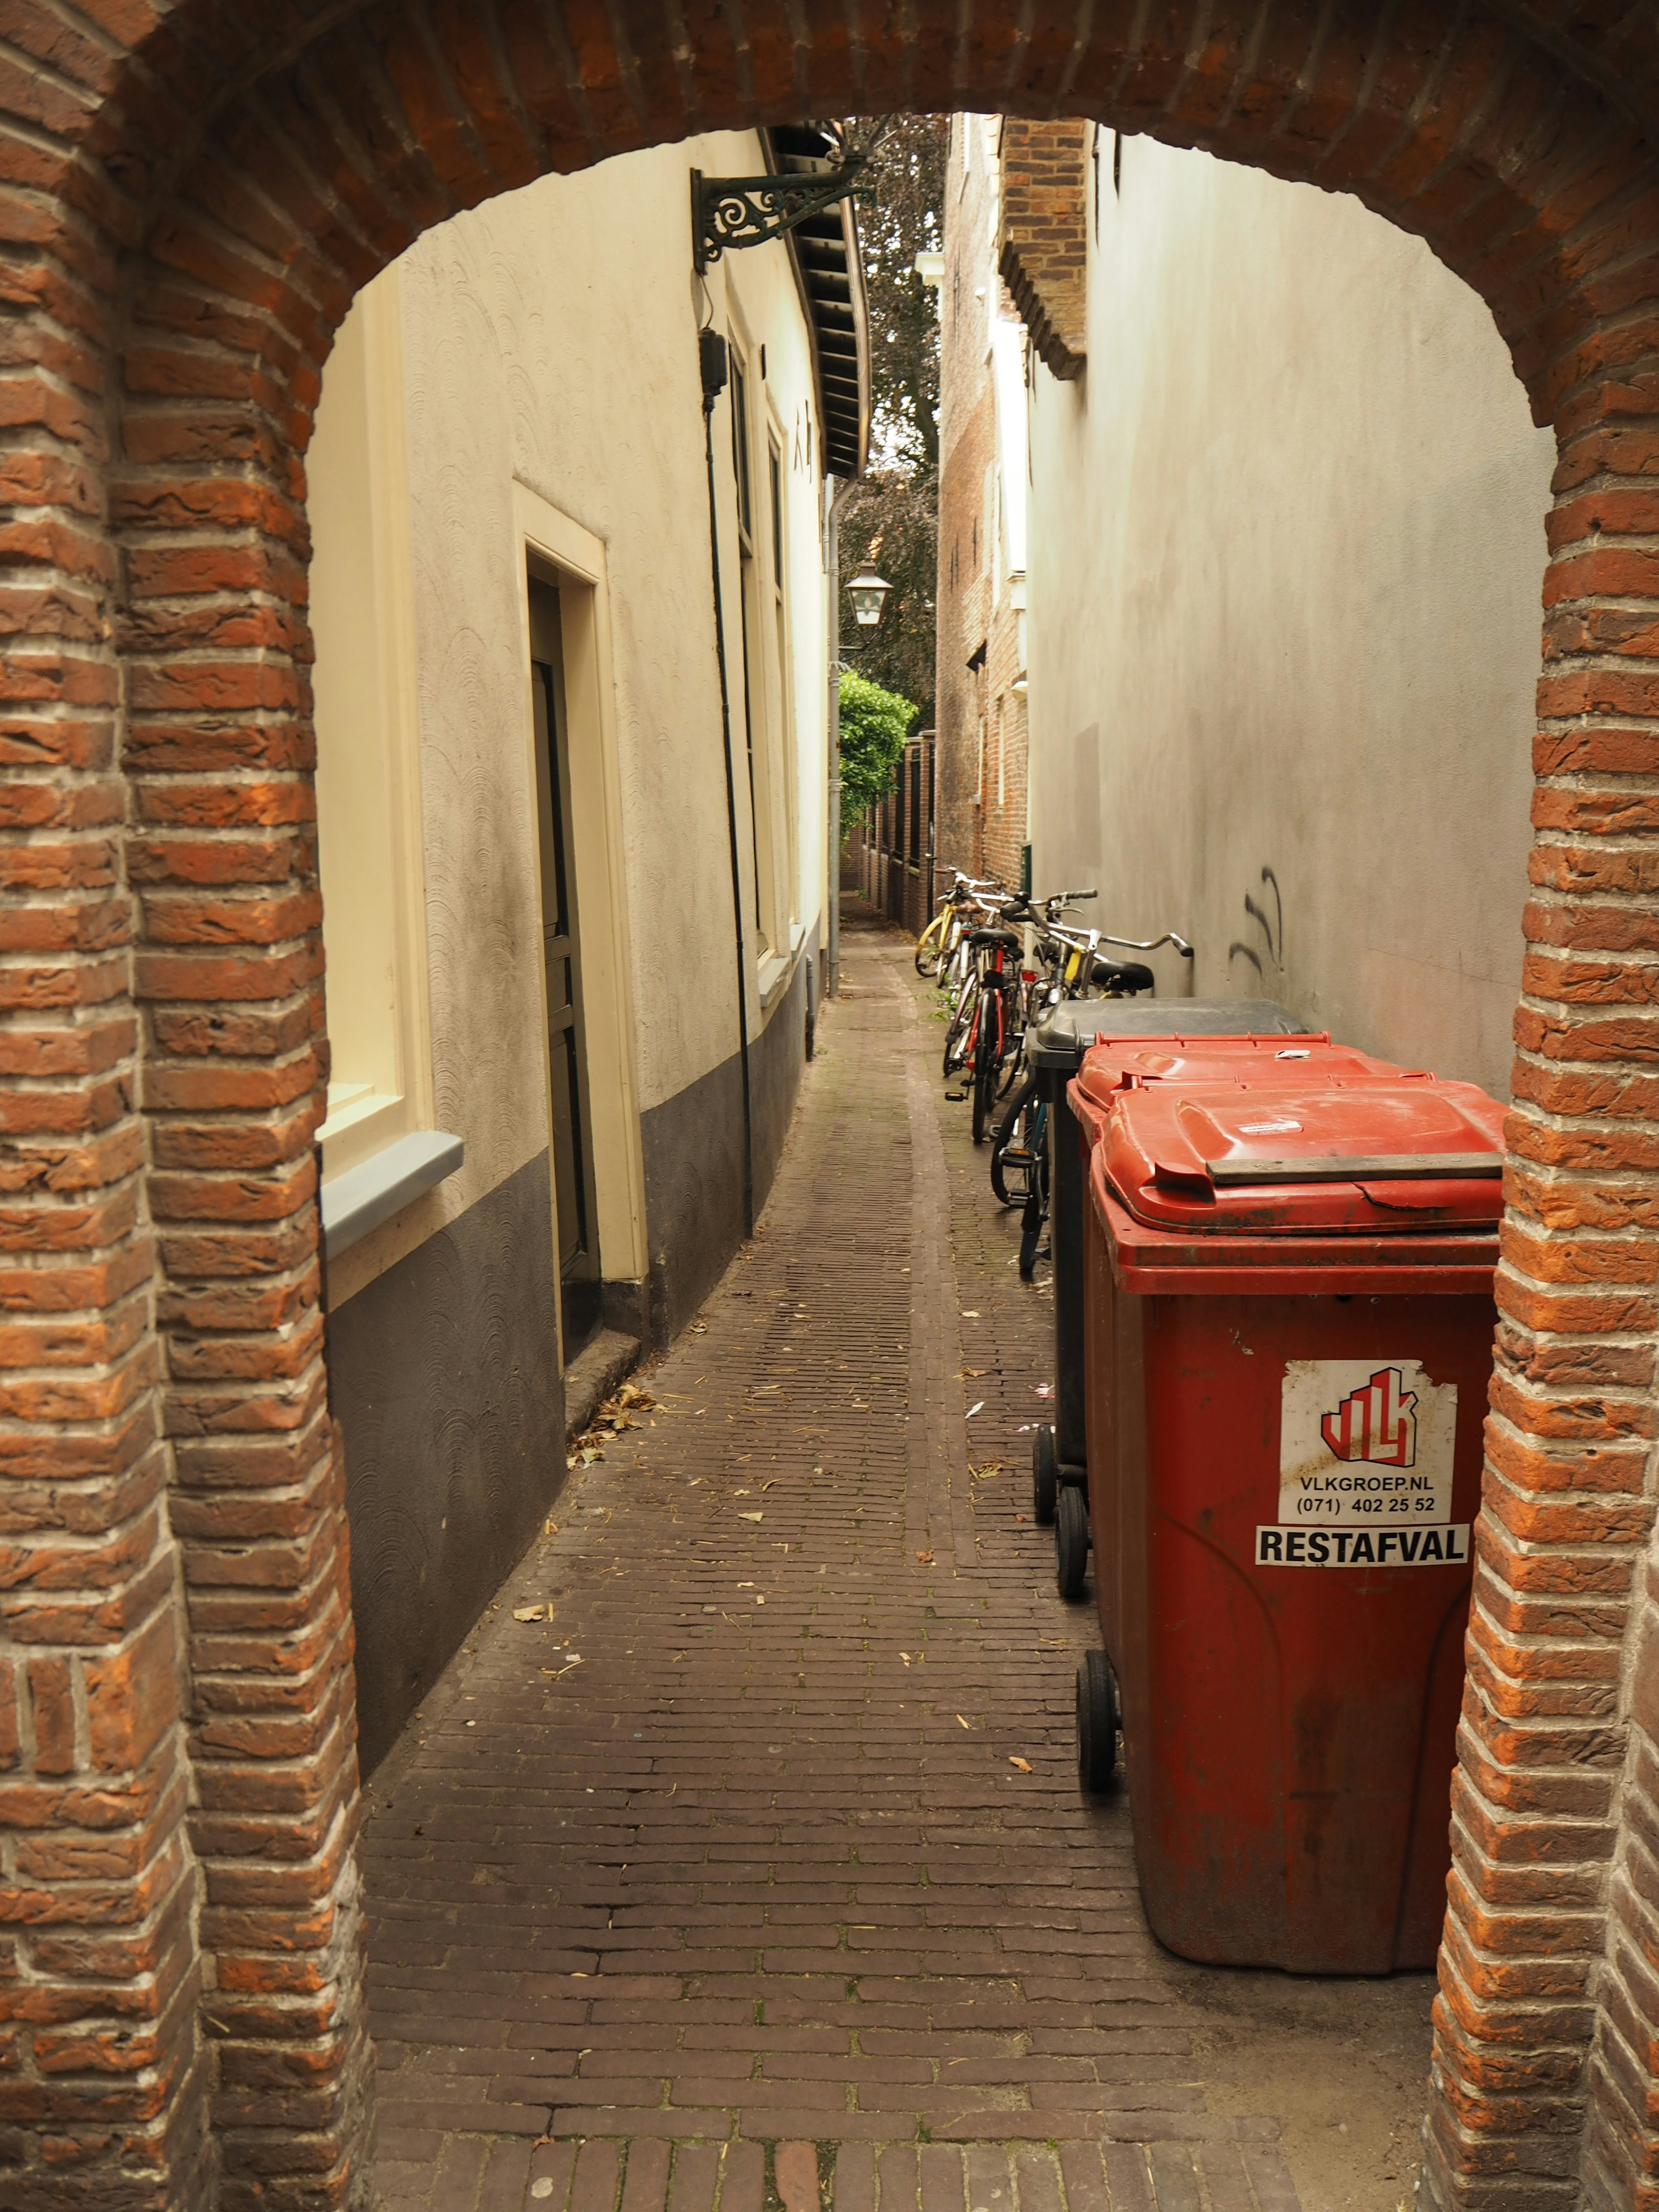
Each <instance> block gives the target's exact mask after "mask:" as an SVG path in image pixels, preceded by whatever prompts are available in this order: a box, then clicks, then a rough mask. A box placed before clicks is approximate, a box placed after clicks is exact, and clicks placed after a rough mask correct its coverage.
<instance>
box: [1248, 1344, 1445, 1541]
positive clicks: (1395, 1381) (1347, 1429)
mask: <svg viewBox="0 0 1659 2212" xmlns="http://www.w3.org/2000/svg"><path fill="white" fill-rule="evenodd" d="M1456 1443H1457V1385H1456V1384H1455V1383H1431V1381H1430V1380H1429V1377H1428V1376H1427V1375H1426V1374H1425V1372H1424V1369H1423V1363H1422V1361H1421V1360H1419V1359H1389V1360H1383V1359H1376V1358H1372V1359H1290V1360H1287V1361H1286V1362H1285V1379H1284V1383H1283V1385H1282V1387H1281V1389H1280V1392H1279V1515H1278V1518H1279V1522H1281V1523H1282V1524H1283V1525H1284V1526H1285V1527H1287V1528H1316V1527H1324V1528H1401V1527H1405V1528H1410V1527H1413V1526H1417V1525H1421V1526H1424V1527H1429V1526H1434V1527H1439V1528H1444V1527H1445V1526H1446V1525H1447V1524H1448V1523H1449V1522H1450V1520H1451V1516H1452V1459H1453V1454H1454V1451H1455V1446H1456ZM1320 1564H1329V1565H1333V1566H1334V1565H1340V1564H1342V1563H1341V1562H1339V1561H1338V1560H1336V1559H1331V1560H1329V1561H1328V1562H1321V1563H1320Z"/></svg>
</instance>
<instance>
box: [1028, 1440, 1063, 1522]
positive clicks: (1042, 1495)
mask: <svg viewBox="0 0 1659 2212" xmlns="http://www.w3.org/2000/svg"><path fill="white" fill-rule="evenodd" d="M1059 1495H1060V1457H1059V1455H1058V1453H1057V1452H1056V1451H1055V1449H1054V1423H1053V1422H1052V1421H1039V1422H1038V1424H1037V1432H1036V1435H1035V1436H1034V1437H1032V1439H1031V1510H1032V1512H1033V1513H1034V1514H1035V1515H1036V1518H1037V1521H1038V1522H1039V1524H1040V1525H1041V1526H1042V1528H1052V1527H1053V1525H1054V1500H1055V1498H1057V1497H1058V1496H1059Z"/></svg>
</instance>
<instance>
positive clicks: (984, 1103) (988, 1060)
mask: <svg viewBox="0 0 1659 2212" xmlns="http://www.w3.org/2000/svg"><path fill="white" fill-rule="evenodd" d="M979 1003H980V1023H979V1035H978V1036H977V1038H976V1039H975V1046H974V1142H975V1144H976V1145H982V1144H983V1143H984V1142H985V1133H986V1131H987V1129H988V1128H989V1127H990V1126H991V1114H992V1110H993V1109H994V1107H995V1105H996V1098H997V1077H998V1075H999V1074H1000V1072H1001V1068H1002V1054H1003V1047H1004V1038H1005V1031H1004V1029H1003V1022H1004V1019H1005V1018H1006V1009H1005V1007H1004V1005H1003V1000H1002V994H1001V992H1000V991H986V992H982V993H981V995H980V1002H979Z"/></svg>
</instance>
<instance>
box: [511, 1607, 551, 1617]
mask: <svg viewBox="0 0 1659 2212" xmlns="http://www.w3.org/2000/svg"><path fill="white" fill-rule="evenodd" d="M552 1618H553V1608H552V1607H551V1606H550V1605H515V1606H514V1607H513V1620H552Z"/></svg>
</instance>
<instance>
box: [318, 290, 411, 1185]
mask: <svg viewBox="0 0 1659 2212" xmlns="http://www.w3.org/2000/svg"><path fill="white" fill-rule="evenodd" d="M402 365H403V341H402V318H401V315H400V313H399V307H398V285H397V278H396V276H395V275H393V274H391V273H388V274H387V275H386V276H381V277H380V278H378V279H377V280H376V281H375V283H373V284H371V285H369V286H368V288H367V289H365V290H364V291H363V292H362V294H360V295H359V296H358V299H357V301H356V304H355V305H354V306H353V307H352V309H351V312H350V313H349V315H348V316H347V318H346V319H345V322H344V323H343V325H342V326H341V329H340V332H339V336H338V337H337V339H336V341H335V346H334V351H333V353H332V354H331V356H330V357H329V361H328V365H327V368H326V369H325V374H324V378H323V389H322V394H321V398H319V403H318V407H317V421H316V428H315V432H314V435H313V439H312V443H311V449H310V453H309V454H308V455H307V478H308V486H309V513H310V520H311V528H312V536H313V544H314V549H315V550H314V553H313V560H312V567H311V626H312V633H313V638H314V640H315V643H316V649H317V661H316V668H315V672H314V678H313V682H314V689H315V698H316V722H317V816H318V854H319V866H320V872H321V876H322V884H323V913H324V945H325V954H326V958H327V963H328V964H327V1002H328V1028H329V1039H330V1042H331V1047H332V1052H333V1071H332V1080H331V1082H330V1084H329V1087H328V1119H327V1120H326V1121H325V1123H324V1124H323V1127H322V1130H321V1139H322V1146H323V1164H324V1175H325V1178H332V1177H334V1176H339V1175H341V1174H342V1173H343V1172H344V1171H345V1170H348V1169H351V1168H355V1167H356V1166H358V1165H360V1164H362V1163H363V1162H364V1161H366V1160H368V1159H369V1158H372V1157H373V1156H374V1155H375V1154H377V1153H379V1152H382V1151H384V1150H385V1149H386V1147H388V1146H392V1145H393V1144H396V1143H398V1141H399V1140H400V1139H403V1138H404V1137H406V1136H409V1135H410V1134H412V1133H414V1132H416V1131H419V1130H423V1129H427V1128H429V1127H430V1126H431V1122H432V1119H433V1113H434V1107H433V1099H432V1065H431V1046H430V1042H429V1039H428V1011H427V1007H428V997H427V953H426V915H425V896H424V881H423V877H424V870H423V866H422V823H421V784H420V754H419V733H418V729H417V726H416V707H415V700H416V690H415V667H414V603H413V548H412V546H411V544H410V521H409V494H408V488H407V475H406V469H405V464H404V399H403V382H402Z"/></svg>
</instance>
